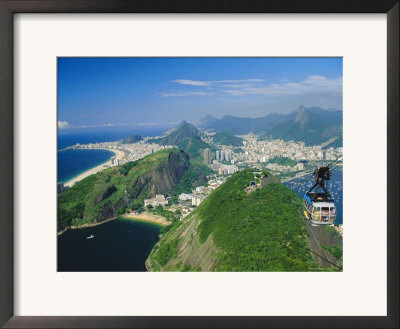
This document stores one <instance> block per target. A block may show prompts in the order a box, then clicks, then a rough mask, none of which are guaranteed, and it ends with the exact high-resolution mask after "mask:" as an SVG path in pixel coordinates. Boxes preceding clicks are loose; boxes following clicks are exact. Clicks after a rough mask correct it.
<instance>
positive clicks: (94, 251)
mask: <svg viewBox="0 0 400 329" xmlns="http://www.w3.org/2000/svg"><path fill="white" fill-rule="evenodd" d="M160 228H161V226H160V225H157V224H153V223H146V222H140V221H134V220H127V219H115V220H113V221H110V222H107V223H104V224H101V225H98V226H94V227H87V228H82V229H77V230H69V231H66V232H65V233H63V234H62V235H60V236H58V246H57V247H58V257H57V264H58V266H57V267H58V271H59V272H64V271H65V272H67V271H71V272H72V271H73V272H80V271H85V272H120V271H129V272H138V271H142V272H143V271H146V267H145V261H146V259H147V257H148V255H149V254H150V252H151V249H153V247H154V245H155V244H156V243H157V241H158V237H157V236H158V234H159V232H160ZM90 235H93V236H94V237H93V238H92V239H87V237H88V236H90Z"/></svg>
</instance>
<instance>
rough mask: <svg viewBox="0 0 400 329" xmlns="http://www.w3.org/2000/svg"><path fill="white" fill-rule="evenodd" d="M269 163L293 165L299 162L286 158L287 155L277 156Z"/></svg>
mask: <svg viewBox="0 0 400 329" xmlns="http://www.w3.org/2000/svg"><path fill="white" fill-rule="evenodd" d="M268 163H276V164H278V165H281V166H290V167H293V166H295V165H296V164H297V162H296V161H294V160H292V159H289V158H286V157H275V158H273V159H271V160H269V161H268Z"/></svg>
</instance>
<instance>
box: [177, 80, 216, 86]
mask: <svg viewBox="0 0 400 329" xmlns="http://www.w3.org/2000/svg"><path fill="white" fill-rule="evenodd" d="M172 82H176V83H179V84H180V85H189V86H210V85H211V83H210V81H196V80H185V79H178V80H173V81H172Z"/></svg>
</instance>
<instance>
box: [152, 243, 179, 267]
mask: <svg viewBox="0 0 400 329" xmlns="http://www.w3.org/2000/svg"><path fill="white" fill-rule="evenodd" d="M177 254H178V239H175V240H172V241H171V242H169V243H165V244H163V245H162V246H161V247H160V249H159V250H158V252H157V255H156V260H157V262H158V263H159V264H160V265H162V266H164V265H166V264H167V263H168V261H169V260H170V259H171V258H174V257H176V255H177Z"/></svg>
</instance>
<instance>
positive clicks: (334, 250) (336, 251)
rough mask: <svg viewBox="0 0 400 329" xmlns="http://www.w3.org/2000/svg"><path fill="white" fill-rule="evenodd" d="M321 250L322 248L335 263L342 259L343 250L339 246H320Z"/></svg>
mask: <svg viewBox="0 0 400 329" xmlns="http://www.w3.org/2000/svg"><path fill="white" fill-rule="evenodd" d="M321 246H322V248H324V249H325V250H326V251H327V252H329V253H330V254H331V255H332V256H333V257H335V259H336V260H337V261H340V260H341V259H342V257H343V248H342V246H341V245H339V244H338V245H335V246H331V247H328V246H325V245H321Z"/></svg>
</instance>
